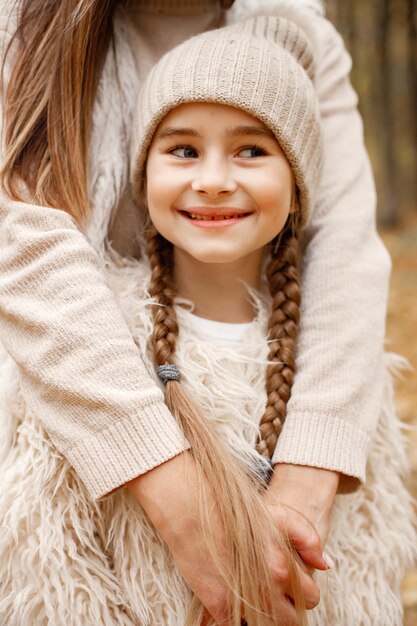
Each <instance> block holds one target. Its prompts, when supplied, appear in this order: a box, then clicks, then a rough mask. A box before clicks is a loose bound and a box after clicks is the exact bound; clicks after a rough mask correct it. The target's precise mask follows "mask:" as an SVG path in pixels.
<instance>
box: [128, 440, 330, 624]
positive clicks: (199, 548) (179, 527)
mask: <svg viewBox="0 0 417 626" xmlns="http://www.w3.org/2000/svg"><path fill="white" fill-rule="evenodd" d="M126 486H127V488H128V489H129V490H130V491H131V492H132V493H133V495H134V496H135V497H136V498H137V500H138V501H139V502H140V504H141V505H142V506H143V508H144V509H145V511H146V512H147V514H148V516H149V518H150V520H151V522H152V523H153V525H154V526H155V528H156V529H157V530H158V532H159V534H160V535H161V537H162V538H163V539H164V541H165V542H166V543H167V545H168V547H169V548H170V550H171V553H172V555H173V558H174V561H175V564H176V566H177V567H178V569H179V571H180V572H181V574H182V575H183V577H184V579H185V581H186V582H187V584H188V586H189V587H190V588H191V589H192V590H193V592H194V593H195V595H196V596H197V597H198V598H199V599H200V601H201V602H202V604H203V606H204V607H205V608H206V609H207V612H206V615H205V618H204V621H203V622H202V624H204V625H205V624H208V623H210V616H211V618H213V619H214V620H215V622H216V624H220V623H221V624H222V625H223V626H230V620H229V619H228V616H227V606H226V598H227V594H228V590H227V586H226V584H225V582H224V580H223V578H222V577H221V575H220V573H219V571H218V567H217V566H216V563H215V562H214V561H213V559H212V557H211V556H210V553H209V550H208V547H207V545H206V542H205V539H204V534H203V528H202V523H201V518H200V508H199V500H198V498H199V487H198V478H197V471H196V467H195V462H194V459H193V456H192V454H191V453H190V452H184V453H182V454H180V455H178V456H177V457H174V458H173V459H171V460H169V461H167V462H165V463H163V464H161V465H159V466H158V467H156V468H154V469H153V470H151V471H149V472H147V473H146V474H143V475H142V476H139V477H138V478H136V479H134V480H133V481H131V482H130V483H128V484H127V485H126ZM205 490H206V498H207V506H208V510H210V511H211V512H212V516H211V530H212V532H213V536H214V538H215V542H216V544H217V545H216V547H217V551H218V553H219V555H220V558H221V559H223V562H224V564H226V565H227V555H226V554H225V553H224V550H222V547H223V545H224V541H223V530H222V528H221V525H220V522H219V519H218V515H217V514H216V505H215V499H214V496H213V494H212V492H211V489H210V486H209V485H207V484H206V485H205ZM272 493H273V492H272V491H271V494H272ZM268 497H269V496H268ZM272 500H273V499H272ZM270 506H271V513H272V514H273V516H274V519H276V522H277V525H278V526H279V527H280V528H281V529H282V530H283V532H287V533H288V535H289V537H290V540H291V541H292V543H293V545H294V547H295V549H296V551H297V552H298V553H299V554H300V555H301V557H302V559H303V560H304V561H305V562H308V563H309V564H310V566H312V567H318V568H320V569H326V568H327V566H326V563H325V562H324V560H323V557H322V548H321V544H320V540H319V538H318V536H317V534H316V533H315V531H314V529H313V528H312V526H311V524H310V523H309V522H308V521H307V520H306V519H305V518H304V517H303V516H302V515H300V514H299V513H297V511H293V510H292V509H290V508H288V507H286V506H284V505H282V504H279V503H278V504H277V503H275V502H273V501H271V504H270ZM265 545H267V546H268V548H267V550H268V554H269V562H270V567H271V574H272V576H273V578H274V580H275V581H276V588H277V593H276V597H275V602H276V606H275V607H274V608H275V609H276V611H277V612H278V611H279V613H280V614H281V615H282V616H283V625H284V624H285V626H287V625H288V626H295V625H296V624H297V619H296V613H295V610H294V607H293V605H292V604H291V600H290V594H291V590H290V586H289V573H288V569H287V565H286V562H285V558H284V556H283V555H282V554H281V552H280V551H279V550H278V548H277V546H274V545H272V544H271V542H269V543H268V540H267V538H266V539H265ZM297 567H298V568H299V575H300V580H301V586H302V592H303V594H304V599H305V604H306V607H307V608H313V607H314V606H316V605H317V604H318V602H319V592H318V588H317V586H316V584H315V582H314V581H313V579H312V578H311V576H310V575H309V573H308V572H307V571H305V570H306V568H303V567H302V566H301V564H300V566H297ZM271 626H272V625H271Z"/></svg>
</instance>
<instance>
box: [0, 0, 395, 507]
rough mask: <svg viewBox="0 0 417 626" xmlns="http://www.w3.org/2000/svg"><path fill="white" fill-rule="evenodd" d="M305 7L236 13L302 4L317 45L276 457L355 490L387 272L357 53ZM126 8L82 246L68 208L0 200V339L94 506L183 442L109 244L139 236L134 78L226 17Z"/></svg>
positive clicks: (124, 244) (106, 87)
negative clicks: (308, 203)
mask: <svg viewBox="0 0 417 626" xmlns="http://www.w3.org/2000/svg"><path fill="white" fill-rule="evenodd" d="M312 2H313V0H310V3H312ZM11 4H12V3H11V2H10V0H1V2H0V29H1V37H2V45H3V44H4V43H6V42H7V41H8V39H9V37H10V34H11V31H12V24H9V23H8V22H7V13H8V6H9V5H11ZM306 4H308V0H298V1H296V0H292V1H291V0H270V1H269V2H263V1H262V0H261V1H258V2H255V1H254V0H237V2H236V3H235V7H234V9H233V11H232V12H230V14H229V17H228V19H239V18H243V17H247V16H249V15H251V14H253V12H254V7H256V10H257V11H262V10H263V9H265V6H264V5H267V10H268V11H275V12H276V13H277V14H281V12H282V11H283V10H285V12H286V14H287V15H288V11H290V13H292V11H293V8H291V7H299V9H297V10H296V11H295V12H294V13H293V16H294V19H296V20H298V19H299V20H301V22H303V21H304V23H305V24H306V28H307V29H308V32H309V35H310V36H311V37H312V39H314V44H315V46H316V48H317V55H318V76H317V82H316V86H317V92H318V95H319V99H320V104H321V112H322V116H323V121H324V132H325V141H326V155H325V167H324V177H323V182H322V186H321V189H320V193H319V197H318V201H317V203H316V206H315V209H314V212H313V218H312V222H311V225H310V226H309V228H308V231H307V238H308V245H307V250H306V264H305V269H304V278H303V308H302V324H301V333H300V340H299V350H298V353H299V355H298V360H297V367H298V373H297V376H296V381H295V385H294V388H293V395H292V398H291V402H290V404H289V407H288V417H287V420H286V423H285V427H284V430H283V433H282V435H281V437H280V440H279V443H278V447H277V450H276V453H275V457H274V461H275V462H280V461H282V462H289V463H297V464H306V465H314V466H318V467H325V468H328V469H332V470H337V471H340V472H342V473H344V475H345V476H346V477H347V479H346V481H345V483H344V487H346V488H352V487H354V486H355V481H352V480H350V477H351V478H354V479H355V478H356V479H360V480H363V478H364V476H365V466H366V459H367V455H368V450H369V446H370V443H371V438H372V435H373V433H374V429H375V425H376V421H377V418H378V415H379V412H380V411H379V409H380V406H379V404H380V401H379V397H380V380H381V379H380V370H381V363H382V359H381V354H382V343H383V335H384V319H385V308H386V298H387V282H388V274H389V267H390V264H389V260H388V256H387V254H386V251H385V249H384V248H383V246H382V244H381V242H380V240H379V238H378V236H377V234H376V231H375V194H374V187H373V182H372V177H371V173H370V168H369V163H368V159H367V156H366V152H365V150H364V146H363V136H362V125H361V120H360V118H359V115H358V113H357V110H356V104H357V99H356V95H355V94H354V92H353V91H352V88H351V86H350V84H349V79H348V74H349V70H350V59H349V57H348V55H347V54H346V52H345V50H344V48H343V44H342V42H341V39H340V37H339V36H338V34H337V33H336V32H335V30H334V29H333V27H332V26H331V25H330V24H329V23H328V22H327V21H326V20H325V19H324V18H323V17H322V16H320V15H319V14H318V13H316V12H314V11H312V10H310V9H307V8H305V6H304V5H306ZM131 5H132V7H131V10H130V11H129V12H128V11H126V12H125V13H122V12H119V14H118V16H117V18H116V20H115V29H116V50H117V59H115V58H114V56H113V53H112V52H110V53H109V55H108V58H107V60H106V64H105V68H104V72H103V77H102V80H101V84H100V90H99V95H98V98H97V103H96V108H95V112H94V116H93V129H92V149H91V173H92V174H91V198H92V206H93V215H92V219H91V222H90V224H89V227H88V229H87V232H86V236H85V235H84V234H82V233H80V231H79V230H78V229H77V228H76V226H75V224H74V221H73V220H72V218H71V217H69V216H68V215H67V214H66V213H64V212H62V211H59V210H51V209H49V208H45V207H41V206H33V205H29V204H25V203H21V202H11V201H10V200H9V199H7V198H4V197H2V198H1V199H0V200H1V201H0V221H1V225H0V338H1V341H2V343H3V345H4V347H5V348H6V349H7V351H8V352H9V353H10V355H11V356H12V357H13V359H14V360H15V361H16V363H17V364H18V365H19V368H20V373H21V378H22V389H23V393H24V396H25V400H26V402H27V404H28V405H29V407H30V409H31V411H32V412H33V413H34V414H35V415H36V416H38V418H39V419H40V420H41V421H42V423H43V425H44V427H45V429H46V431H47V432H48V434H49V436H50V438H51V440H52V442H53V444H54V445H55V446H56V447H57V448H58V450H59V451H60V452H61V453H62V454H63V455H64V456H65V457H66V458H67V459H68V461H69V462H70V463H71V465H72V466H73V467H74V468H75V470H76V472H77V473H78V475H79V476H80V477H81V479H82V481H83V482H84V483H85V485H86V486H87V488H88V490H89V492H90V494H91V495H92V496H93V497H96V498H98V497H101V496H103V495H105V494H107V493H109V492H110V491H112V490H114V489H115V488H117V487H119V486H120V485H122V484H124V483H125V482H126V481H127V480H129V479H131V478H133V477H135V476H137V475H139V474H141V473H142V472H145V471H147V470H149V469H151V468H152V467H155V466H156V465H158V464H160V463H162V462H164V461H165V460H167V459H169V458H171V457H173V456H174V455H176V454H178V453H179V452H181V451H182V450H184V449H185V448H186V446H187V444H186V442H185V441H184V439H183V437H182V435H181V433H180V431H179V429H178V427H177V425H176V423H175V421H174V419H173V417H172V416H171V415H170V413H169V411H168V410H167V408H166V406H165V404H164V402H163V396H162V393H161V391H160V389H159V388H158V387H157V386H156V385H155V382H154V381H153V380H152V379H151V377H150V376H149V374H148V373H147V370H146V367H145V366H144V363H143V361H142V358H141V354H140V351H139V349H138V348H137V346H136V345H135V343H134V341H133V339H132V336H131V333H130V332H129V329H128V327H127V325H126V324H125V322H124V320H123V317H122V315H121V313H120V310H119V308H118V305H117V303H116V301H115V299H114V297H113V295H112V293H111V291H110V290H109V288H108V286H107V284H106V280H105V278H104V275H103V272H102V256H103V250H104V247H103V242H104V239H105V236H106V233H107V232H108V229H109V225H110V223H111V222H112V223H113V230H112V233H113V235H112V238H113V240H114V245H115V246H116V247H118V248H119V249H123V248H124V249H126V248H127V249H129V248H131V246H132V243H133V241H134V239H133V238H132V236H131V233H132V232H134V211H133V210H132V205H131V202H130V201H129V197H128V195H126V193H125V191H126V186H127V173H128V158H127V155H128V142H129V130H128V129H129V123H130V115H131V109H132V105H133V103H134V101H135V98H136V94H137V89H138V86H139V77H143V75H144V74H146V72H147V71H148V69H149V66H150V65H151V64H152V62H154V61H155V60H156V59H157V58H158V57H159V56H160V55H161V54H162V53H163V52H164V51H165V49H166V48H167V47H169V46H170V45H174V44H176V43H178V42H179V40H181V39H182V38H186V37H188V36H191V35H193V34H195V33H197V32H199V31H201V30H203V29H206V28H209V27H213V26H216V25H221V24H222V23H223V22H224V19H225V16H224V14H223V12H222V11H221V9H220V7H219V5H218V4H217V3H216V2H215V1H211V2H210V1H209V0H156V1H152V2H151V1H150V0H138V1H137V3H136V6H133V3H131ZM303 15H304V18H303ZM306 15H307V18H308V19H305V16H306ZM116 63H117V67H116ZM116 69H117V75H116ZM115 207H119V210H118V211H115ZM131 220H133V225H132V222H131Z"/></svg>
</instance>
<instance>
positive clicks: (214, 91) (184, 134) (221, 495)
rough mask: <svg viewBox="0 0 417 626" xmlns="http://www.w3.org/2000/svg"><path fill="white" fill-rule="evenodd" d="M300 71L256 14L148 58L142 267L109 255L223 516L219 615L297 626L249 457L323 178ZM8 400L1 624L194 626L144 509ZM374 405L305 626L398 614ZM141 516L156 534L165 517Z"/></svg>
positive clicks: (288, 349) (304, 52)
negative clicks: (11, 422)
mask: <svg viewBox="0 0 417 626" xmlns="http://www.w3.org/2000/svg"><path fill="white" fill-rule="evenodd" d="M307 72H308V73H309V75H310V76H313V73H314V64H313V55H312V52H311V49H310V46H309V44H308V41H307V40H306V38H305V36H304V35H303V33H302V32H301V31H300V30H299V29H298V28H296V27H295V26H294V25H293V24H291V23H290V22H287V21H286V20H276V19H273V18H270V19H263V18H261V19H258V20H251V21H249V22H247V23H245V24H244V25H242V27H240V28H234V29H226V30H224V31H220V32H214V33H212V34H207V35H203V36H200V37H198V38H196V39H193V40H191V41H190V42H187V43H186V44H184V45H183V46H181V47H180V48H178V49H176V50H175V51H174V52H172V53H171V54H170V55H168V56H167V57H165V58H164V59H163V60H162V61H161V62H160V64H159V65H158V66H157V68H156V69H155V71H154V72H152V73H151V75H150V77H149V79H148V81H147V82H146V84H145V85H144V89H143V91H142V94H141V99H140V102H139V106H138V120H137V124H136V135H135V140H134V142H133V159H132V163H133V172H134V175H133V180H134V190H135V194H136V195H137V197H138V199H139V201H140V202H141V203H142V204H144V202H145V201H146V205H147V206H148V209H149V215H150V218H151V220H152V222H153V225H154V227H155V228H156V230H153V229H152V228H151V227H149V229H148V231H149V233H148V234H149V236H148V250H149V265H150V267H148V263H147V261H146V260H145V259H143V260H142V261H139V262H138V261H133V260H132V261H131V262H130V263H127V264H126V263H125V262H123V261H122V259H120V258H119V257H117V255H114V260H113V261H112V262H111V263H110V262H109V264H108V281H109V284H110V285H111V286H112V288H113V290H114V291H115V293H116V296H117V299H118V302H119V305H120V307H121V309H122V310H123V312H124V315H125V319H126V321H127V323H128V325H129V328H130V330H131V332H132V335H133V336H134V338H135V341H136V342H137V344H138V345H139V346H140V348H141V349H142V351H143V353H144V354H145V353H148V354H149V355H150V356H151V358H152V360H153V361H154V363H155V370H154V368H153V367H152V365H151V363H152V361H151V360H149V363H148V369H149V372H150V374H151V375H153V376H155V377H156V374H157V375H158V376H159V379H160V380H161V384H163V385H165V386H166V392H165V393H166V401H167V403H168V404H169V406H170V408H171V410H172V412H173V413H174V414H175V415H176V416H177V419H179V421H180V423H181V426H182V428H183V430H184V433H185V434H186V436H187V439H188V441H189V442H190V443H191V446H192V451H193V459H195V461H196V463H197V467H198V468H199V470H200V472H201V480H202V481H203V484H205V485H206V489H210V488H211V489H212V491H214V506H217V507H218V508H219V509H220V514H221V521H222V525H221V527H220V528H218V527H215V528H213V527H212V526H209V525H207V524H206V526H205V532H206V534H208V535H209V536H208V542H209V545H210V544H211V543H213V537H210V533H212V534H215V533H216V532H221V533H222V532H224V542H223V546H224V552H223V553H221V554H219V553H218V552H216V551H215V549H214V546H212V550H211V552H210V553H209V555H208V557H207V558H208V559H210V558H211V559H213V557H214V559H215V560H217V563H218V566H219V568H220V571H222V574H223V575H224V576H225V577H226V579H227V580H228V583H229V585H230V587H231V590H232V591H233V592H234V593H232V594H231V597H230V598H229V603H228V604H229V608H230V609H231V612H232V615H231V616H230V615H229V623H230V624H239V623H240V620H241V618H244V619H245V620H246V621H247V622H248V623H249V624H250V625H252V624H253V625H255V624H259V625H260V624H269V623H281V622H282V623H288V624H295V623H297V617H296V614H295V613H294V612H293V611H292V608H291V603H289V602H287V606H283V605H282V604H279V605H277V604H274V600H273V596H274V593H273V592H272V590H271V589H270V587H271V581H268V571H267V568H266V567H265V564H264V563H263V553H264V551H265V550H266V552H268V548H265V542H267V543H266V545H267V546H271V547H270V549H271V550H272V546H273V545H274V544H273V541H281V539H280V537H279V536H278V537H274V523H273V520H272V519H271V517H272V515H271V511H272V509H273V507H274V503H273V502H269V501H268V497H267V496H266V495H265V494H264V492H262V491H260V485H261V484H262V481H263V480H264V475H265V471H264V470H267V469H268V461H267V459H266V458H265V459H264V458H263V456H262V455H263V454H265V455H266V457H270V456H271V453H272V450H273V448H274V446H275V439H276V436H277V435H278V434H279V431H280V428H281V424H282V421H283V419H284V417H285V405H286V402H287V400H288V397H289V393H290V388H291V383H292V377H293V369H294V343H295V335H296V328H297V324H298V315H299V286H298V276H297V269H296V268H297V265H298V258H297V257H298V249H299V245H298V239H299V236H300V228H301V226H302V225H303V224H304V223H305V222H306V220H307V217H308V214H309V210H310V207H311V203H312V196H313V193H314V191H315V188H316V185H317V181H318V176H319V172H320V163H321V133H320V121H319V116H318V111H317V104H316V101H315V98H314V92H313V88H312V85H311V83H310V82H309V79H308V77H307ZM145 163H146V178H145ZM145 181H146V184H145ZM158 231H159V232H158ZM271 237H272V242H271ZM264 260H265V261H267V267H266V276H267V280H268V283H269V291H270V295H268V293H267V292H266V291H265V285H264V276H265V275H264V272H263V267H264ZM148 286H149V292H150V296H151V299H149V298H148V299H147V290H148ZM248 288H249V294H250V296H251V297H248V295H249V294H248ZM175 292H177V294H178V296H179V299H177V300H176V301H174V293H175ZM214 298H216V300H214ZM184 300H187V301H192V302H193V304H194V307H195V308H194V313H193V314H191V313H190V312H189V311H187V309H186V308H183V304H184ZM176 317H178V320H179V324H178V322H177V319H176ZM205 318H208V321H207V319H205ZM268 318H269V321H268ZM210 321H211V323H210ZM179 329H180V330H179ZM233 333H234V335H235V336H234V337H233ZM149 340H150V342H149ZM268 359H269V360H270V363H271V364H270V365H269V367H268V368H267V365H266V363H267V360H268ZM265 377H266V378H267V393H265V391H264V387H265ZM178 379H179V380H178ZM183 385H184V386H185V387H186V388H187V389H188V395H190V394H192V396H193V399H195V400H196V401H197V402H198V405H199V411H198V412H194V411H193V409H192V406H191V405H190V403H189V401H188V400H187V397H186V395H185V394H184V392H183V390H182V387H183ZM14 391H15V390H13V393H12V394H11V395H10V398H11V399H12V400H13V402H14V406H12V407H11V409H13V414H14V416H15V419H17V420H21V425H20V426H19V432H18V435H17V436H15V443H14V445H13V447H12V452H11V454H10V455H9V458H8V459H7V461H6V464H5V469H6V472H5V480H4V482H3V484H2V485H1V487H2V488H1V490H0V493H1V494H2V495H1V498H2V500H1V501H0V507H1V510H3V511H7V516H6V523H5V525H4V528H3V530H2V532H1V535H0V541H1V549H2V553H3V554H5V556H6V558H5V559H4V560H2V563H3V565H2V570H3V571H2V572H1V576H0V579H1V580H2V584H3V590H6V593H3V594H2V597H3V598H4V600H3V602H2V609H3V614H4V615H5V618H7V619H6V622H7V623H8V624H25V623H27V624H36V623H43V621H46V620H47V619H49V620H50V621H52V623H54V624H60V623H61V622H62V623H64V621H66V622H67V623H74V624H78V623H104V624H107V623H109V624H113V623H118V624H119V623H120V624H132V623H133V624H135V623H138V624H142V623H143V624H183V623H184V620H185V619H186V614H187V612H188V611H190V612H188V623H190V624H198V623H199V620H200V617H201V607H199V606H197V605H196V604H192V605H191V608H190V605H189V602H190V596H189V590H188V589H187V586H186V585H185V584H184V581H183V579H182V577H181V575H180V572H179V571H178V568H177V567H176V566H175V563H174V562H173V560H172V558H171V555H170V553H169V552H168V551H167V550H166V548H165V545H164V543H163V541H162V540H161V538H160V536H159V535H158V534H157V533H155V531H154V526H153V525H152V524H150V523H149V520H148V518H147V517H146V515H145V514H144V512H143V510H142V509H141V508H140V507H139V506H138V505H137V503H136V502H135V501H134V500H133V499H131V498H129V497H128V495H127V494H126V492H119V493H117V494H115V495H114V496H113V497H112V498H109V499H108V500H106V501H103V502H102V503H100V504H99V505H94V503H93V502H92V501H91V499H90V498H89V496H88V494H87V492H86V490H85V489H84V487H83V485H82V483H81V482H80V481H79V479H78V478H77V476H76V474H75V473H74V472H73V471H72V469H71V468H70V467H69V465H68V464H67V463H66V462H64V461H63V459H62V457H60V456H58V455H57V454H56V453H55V452H54V450H53V448H52V447H51V445H50V443H49V441H48V439H47V438H46V437H45V433H44V431H43V429H42V427H41V426H40V424H39V423H38V421H37V420H36V419H34V418H33V417H32V416H31V415H30V414H27V413H26V415H25V414H24V408H23V405H22V403H21V400H20V402H18V401H17V400H16V398H19V395H15V393H14ZM265 406H266V410H265ZM386 406H387V410H388V412H387V413H386V414H385V413H384V415H383V416H382V418H381V427H380V429H379V430H378V433H377V436H376V440H375V446H374V448H373V450H372V453H371V459H370V480H369V481H368V483H367V485H366V486H365V487H363V488H362V489H361V490H360V491H358V492H357V493H355V494H352V495H351V496H341V497H340V502H338V503H337V514H336V515H335V518H334V520H333V524H332V536H331V538H330V542H329V545H331V546H332V548H333V549H334V550H335V551H334V553H333V554H335V556H336V557H337V568H336V569H335V570H334V571H333V572H331V573H329V572H327V573H326V574H325V576H326V577H329V576H331V578H330V577H329V578H326V579H324V580H322V581H320V584H321V586H322V588H323V599H322V602H321V604H320V606H319V608H318V610H315V611H313V612H312V614H311V620H310V622H311V624H321V625H323V624H329V625H330V624H350V623H352V624H361V625H362V624H363V625H365V624H371V623H372V624H380V625H381V626H384V624H386V625H387V626H388V624H389V625H390V626H392V624H400V623H401V617H400V616H401V606H400V601H399V590H398V586H399V581H400V579H401V572H402V569H403V567H404V563H405V561H406V559H407V553H408V552H411V545H412V541H413V538H414V537H413V532H412V527H411V523H410V519H409V502H408V497H407V495H406V492H405V491H404V488H403V487H402V484H401V481H400V479H399V473H400V470H401V466H402V463H403V452H402V449H401V445H400V440H399V435H398V430H397V425H396V423H395V421H394V420H392V416H390V415H389V409H390V407H389V405H386ZM200 415H201V417H200ZM23 416H24V418H25V419H24V420H23V419H22V418H23ZM259 420H261V429H260V435H259V441H258V442H257V451H256V450H255V448H254V445H255V443H256V438H257V434H258V423H259ZM163 435H164V433H161V436H163ZM186 454H188V453H186ZM390 457H392V458H391V467H389V464H388V463H387V459H388V458H390ZM392 459H394V463H393V462H392ZM29 467H30V468H31V472H30V473H29V472H28V471H27V469H28V468H29ZM189 467H190V465H189V464H188V461H187V460H185V459H184V470H185V471H186V470H187V469H188V468H189ZM151 474H152V473H151ZM205 479H206V482H205V483H204V480H205ZM207 479H209V480H211V481H213V482H212V483H211V484H210V482H208V481H207ZM37 485H39V486H40V487H41V490H40V493H39V495H36V494H37V490H36V486H37ZM240 498H242V499H243V502H240ZM148 499H149V500H152V491H150V493H148ZM251 506H252V507H253V508H251ZM382 506H385V510H386V511H389V515H388V514H387V516H386V519H384V518H383V516H382V515H381V510H383V509H382ZM148 510H150V511H151V515H150V517H151V521H153V520H154V519H155V518H157V517H158V516H159V518H160V519H161V518H162V519H163V523H161V524H159V527H160V528H162V529H165V528H169V525H165V524H164V518H165V517H166V513H165V512H164V510H157V511H152V506H151V507H150V509H148ZM210 513H211V511H208V514H210ZM205 515H206V516H207V512H206V513H205ZM203 519H204V517H203ZM268 520H270V521H268ZM178 522H179V523H181V520H179V521H178ZM162 534H163V533H162ZM14 537H18V538H19V541H18V543H17V544H14V542H13V538H14ZM202 550H203V552H204V554H205V550H204V548H203V547H202ZM382 550H386V551H387V555H389V559H388V558H383V559H381V558H380V554H381V552H382ZM22 562H24V565H25V567H24V569H23V571H22V566H21V564H22ZM288 566H289V567H291V557H290V556H288ZM229 567H230V574H229V573H228V571H225V570H226V569H228V568H229ZM281 567H282V563H281ZM35 569H36V570H37V571H38V572H39V574H38V575H39V576H40V580H39V583H40V584H39V588H36V587H35V588H34V585H33V572H34V570H35ZM361 572H364V575H365V577H366V579H367V580H366V579H365V580H364V578H363V577H362V575H361ZM293 578H294V579H295V580H294V583H293V587H292V589H291V590H289V593H290V594H292V595H293V596H295V599H296V600H297V595H296V588H297V581H296V577H295V576H293ZM256 581H259V583H263V584H261V585H260V588H258V586H257V584H256ZM237 594H241V596H242V597H241V598H239V596H238V595H237ZM22 598H24V601H23V602H22ZM60 598H62V603H61V605H60V606H59V607H57V606H56V604H57V600H58V601H59V599H60ZM296 606H298V603H297V602H296ZM260 611H263V613H261V612H260ZM270 613H272V614H273V615H274V617H272V618H270V617H268V614H270ZM206 621H207V620H206ZM219 621H220V620H219Z"/></svg>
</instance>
